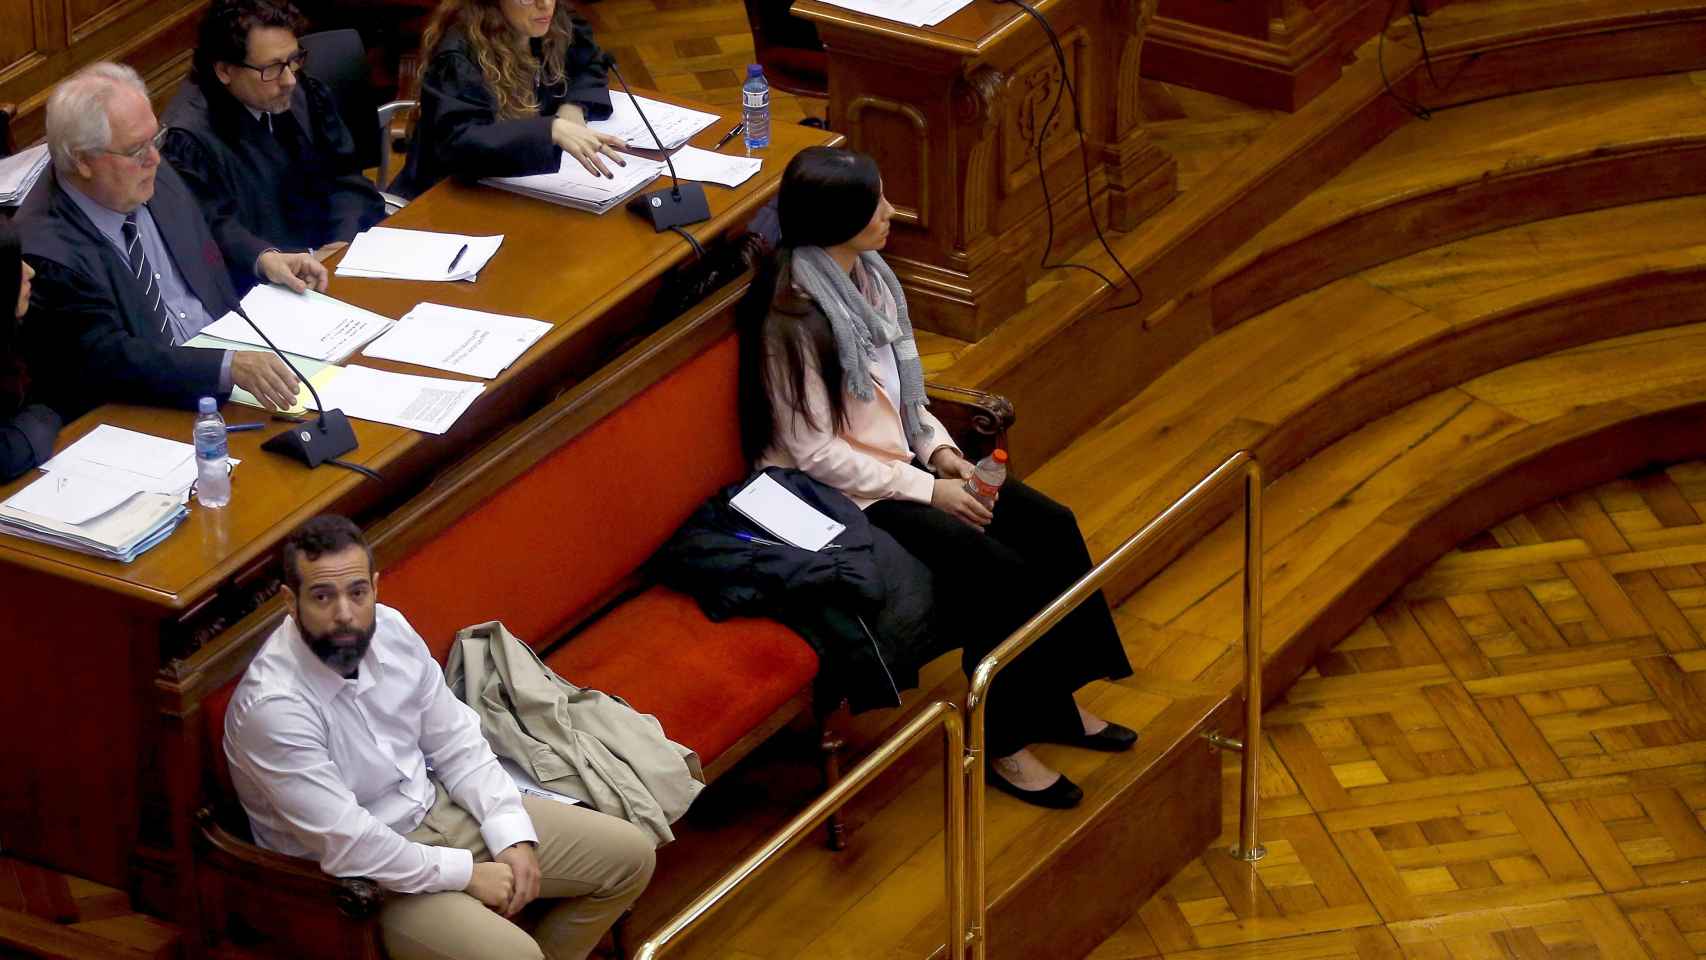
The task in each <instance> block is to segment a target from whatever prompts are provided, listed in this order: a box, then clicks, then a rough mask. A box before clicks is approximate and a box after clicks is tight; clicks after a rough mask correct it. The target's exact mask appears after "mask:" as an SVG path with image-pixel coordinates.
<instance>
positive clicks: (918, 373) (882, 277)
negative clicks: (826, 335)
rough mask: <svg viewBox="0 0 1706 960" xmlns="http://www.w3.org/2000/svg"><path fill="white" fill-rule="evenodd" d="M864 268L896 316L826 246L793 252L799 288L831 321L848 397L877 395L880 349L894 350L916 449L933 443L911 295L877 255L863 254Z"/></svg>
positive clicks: (904, 419)
mask: <svg viewBox="0 0 1706 960" xmlns="http://www.w3.org/2000/svg"><path fill="white" fill-rule="evenodd" d="M859 263H860V264H862V265H863V266H864V268H865V270H866V272H867V273H868V274H869V275H870V276H872V277H874V278H876V279H877V281H878V282H880V283H882V284H883V286H884V287H885V288H886V289H887V290H888V294H889V297H890V299H892V300H893V302H894V307H895V310H894V315H893V316H889V315H888V314H887V313H886V312H884V311H882V310H878V309H877V308H876V307H873V306H872V305H871V303H870V301H869V300H866V299H865V295H864V294H862V293H860V292H859V288H858V287H856V286H854V285H853V278H852V277H850V276H848V275H847V271H845V270H843V269H841V265H840V264H838V263H836V262H835V260H834V258H832V257H831V256H830V255H829V254H828V253H827V252H825V251H824V249H823V248H822V247H796V248H794V264H793V273H794V283H795V284H796V285H798V286H799V288H800V289H801V290H803V291H805V293H806V295H807V296H809V297H811V298H812V300H813V301H814V302H816V303H817V305H818V309H820V310H822V311H823V315H824V316H825V317H828V318H829V329H830V331H831V332H832V333H833V334H834V335H835V349H836V352H837V353H839V354H840V356H841V370H842V374H843V377H844V378H845V380H846V387H847V392H848V393H851V394H852V395H853V396H855V397H857V398H858V399H860V400H869V399H871V398H872V397H874V396H876V389H875V387H874V386H873V384H872V383H871V364H873V363H875V362H876V360H877V348H878V347H880V346H883V345H884V344H888V345H890V346H892V347H894V359H895V366H896V367H897V368H899V370H900V420H901V424H902V426H904V427H905V428H906V439H907V440H908V441H909V442H912V443H914V444H917V443H918V442H919V441H923V440H928V439H929V438H930V434H931V433H932V432H933V430H932V428H931V427H930V425H929V424H927V423H925V422H924V408H925V406H927V405H928V403H929V401H928V400H927V399H926V397H925V395H924V364H923V363H921V362H920V361H919V359H918V344H917V342H915V341H914V340H913V339H912V320H911V319H910V318H909V317H908V316H907V313H906V295H905V294H904V293H902V292H901V289H900V280H899V279H897V278H896V277H895V275H894V271H893V270H890V269H889V265H888V264H887V263H884V262H883V258H882V257H881V256H879V255H878V254H877V253H876V252H875V251H867V252H865V253H861V254H860V255H859Z"/></svg>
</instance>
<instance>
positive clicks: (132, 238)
mask: <svg viewBox="0 0 1706 960" xmlns="http://www.w3.org/2000/svg"><path fill="white" fill-rule="evenodd" d="M123 235H124V256H125V259H126V260H128V261H129V262H130V275H131V276H133V277H135V278H136V282H137V283H140V284H142V299H143V300H145V301H147V302H148V303H149V304H151V306H150V307H149V308H148V309H149V310H150V314H149V315H150V316H151V317H153V318H154V319H155V320H158V321H159V322H160V331H161V332H162V333H165V334H166V336H167V338H168V339H171V338H172V333H171V332H170V331H168V330H167V329H166V328H167V325H168V324H169V322H170V320H171V316H170V314H168V313H167V312H166V304H165V302H164V301H163V300H162V299H161V297H160V281H159V279H158V275H157V274H155V272H154V268H153V267H152V266H151V265H149V263H148V257H147V256H146V255H144V254H143V252H142V233H141V231H139V230H138V229H137V226H136V211H134V210H133V211H131V212H130V213H129V214H128V215H126V216H125V218H124V230H123Z"/></svg>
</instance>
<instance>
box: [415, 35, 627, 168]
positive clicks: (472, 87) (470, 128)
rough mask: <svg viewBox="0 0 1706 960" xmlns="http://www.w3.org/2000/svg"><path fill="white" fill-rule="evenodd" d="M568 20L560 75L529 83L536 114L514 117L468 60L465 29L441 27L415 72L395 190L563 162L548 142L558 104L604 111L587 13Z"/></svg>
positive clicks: (597, 116) (603, 85)
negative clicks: (409, 133) (414, 112)
mask: <svg viewBox="0 0 1706 960" xmlns="http://www.w3.org/2000/svg"><path fill="white" fill-rule="evenodd" d="M574 24H575V28H574V38H573V42H572V43H571V44H570V45H569V49H568V52H567V54H566V55H565V56H564V63H563V76H564V80H563V82H561V83H557V84H548V83H545V82H544V80H543V79H541V80H540V81H539V83H538V85H537V86H536V87H535V88H534V91H533V93H534V97H535V98H536V99H537V100H538V101H539V115H538V116H536V117H520V118H517V119H513V120H500V119H498V112H497V110H498V101H497V97H496V96H494V95H493V93H492V90H491V88H490V87H488V86H487V85H486V78H485V75H484V74H482V73H481V72H480V65H479V64H477V63H475V62H474V57H473V54H472V53H470V52H469V49H468V39H467V37H466V36H465V35H463V34H462V33H461V32H460V31H457V30H451V31H448V32H446V33H445V35H444V38H443V39H442V40H440V41H439V43H438V46H437V47H436V48H434V49H433V53H432V59H431V60H430V61H428V62H427V68H426V75H425V76H424V77H423V78H422V79H421V107H420V111H421V112H420V119H419V120H418V121H417V122H416V123H415V133H414V139H413V141H412V142H411V143H410V144H409V160H408V163H407V164H405V165H404V167H403V172H402V174H401V175H399V176H398V178H397V182H396V185H395V187H396V190H397V191H398V192H399V193H401V194H403V195H404V196H406V197H414V196H418V195H420V194H421V193H423V192H425V191H426V189H427V188H428V187H431V186H432V185H433V184H435V183H437V182H438V181H440V180H442V179H444V178H445V177H449V176H456V177H462V178H465V179H469V180H477V179H479V178H481V177H525V176H531V175H533V174H536V173H552V172H554V171H556V170H557V168H558V167H559V166H560V165H561V163H562V151H561V150H560V149H559V148H558V147H557V145H556V144H554V143H552V142H551V121H552V120H553V119H555V118H556V114H557V108H558V107H559V106H562V105H563V104H565V103H578V104H580V105H581V108H582V109H583V110H584V111H585V112H586V118H587V119H588V120H602V119H604V118H605V117H608V116H610V86H609V81H608V80H607V79H606V76H605V66H604V51H602V50H600V49H598V44H596V43H594V42H593V39H592V27H590V26H588V25H587V23H586V21H584V20H581V19H580V18H578V17H577V18H575V21H574ZM536 52H537V51H536Z"/></svg>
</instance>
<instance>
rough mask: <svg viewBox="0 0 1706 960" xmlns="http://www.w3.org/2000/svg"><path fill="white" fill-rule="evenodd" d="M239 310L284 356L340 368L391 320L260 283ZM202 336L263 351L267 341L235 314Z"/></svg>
mask: <svg viewBox="0 0 1706 960" xmlns="http://www.w3.org/2000/svg"><path fill="white" fill-rule="evenodd" d="M243 311H244V312H245V313H247V314H248V315H249V319H250V320H253V321H255V325H256V326H258V327H260V328H261V330H262V331H263V332H264V333H266V335H267V336H268V337H271V338H272V342H273V343H274V344H276V345H277V346H278V348H279V349H280V350H283V351H284V352H285V353H289V354H294V355H296V356H300V357H312V358H313V359H315V360H324V361H326V362H328V363H342V362H343V361H344V360H346V359H348V358H349V355H350V354H352V353H354V352H356V351H357V350H359V349H361V346H362V345H363V344H365V343H367V342H368V341H370V340H372V339H373V338H374V337H377V336H379V335H380V334H382V333H384V332H385V331H386V330H387V329H388V328H389V327H390V326H391V321H390V320H388V319H386V318H385V317H382V316H380V315H379V314H377V313H373V312H372V311H369V310H363V309H361V308H360V307H356V306H351V305H350V304H347V303H344V302H343V301H342V300H334V299H332V298H331V297H328V296H326V295H325V294H323V293H316V292H314V291H313V290H309V291H307V292H305V293H292V292H290V290H288V289H286V288H285V287H281V286H277V285H276V284H271V283H264V284H261V285H260V286H258V287H255V288H254V289H252V290H250V291H249V293H248V295H247V296H245V297H244V298H243ZM202 333H203V334H205V335H207V336H210V337H218V338H219V339H221V340H230V341H235V342H237V343H246V344H251V345H253V346H257V347H261V348H263V349H264V348H265V347H266V341H265V340H263V339H262V338H261V336H260V335H259V334H257V333H256V332H255V328H254V327H251V326H249V324H248V323H246V322H244V320H243V318H242V317H239V316H237V314H235V313H227V314H226V315H225V316H223V317H220V318H219V319H218V320H215V321H213V322H212V323H210V324H208V325H207V326H206V327H203V328H202ZM303 373H304V374H305V375H308V376H312V374H308V372H307V371H303Z"/></svg>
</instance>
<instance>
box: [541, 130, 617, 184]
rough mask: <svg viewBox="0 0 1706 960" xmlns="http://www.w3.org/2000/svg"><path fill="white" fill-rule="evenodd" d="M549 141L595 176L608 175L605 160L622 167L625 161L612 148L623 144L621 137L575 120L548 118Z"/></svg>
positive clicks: (608, 170) (608, 171) (608, 168)
mask: <svg viewBox="0 0 1706 960" xmlns="http://www.w3.org/2000/svg"><path fill="white" fill-rule="evenodd" d="M551 142H552V143H554V144H556V145H557V146H559V147H562V148H563V152H564V153H566V154H568V155H569V156H571V157H574V158H575V159H576V160H578V161H580V165H581V166H583V167H585V168H586V172H588V173H590V174H592V175H593V176H595V177H608V176H610V167H609V166H608V164H607V163H606V161H607V160H608V161H610V162H612V163H615V164H616V165H617V166H621V167H625V166H627V165H628V161H626V160H623V159H622V158H621V157H619V156H617V155H616V148H618V147H625V146H627V144H625V143H623V142H622V138H621V137H614V136H611V135H610V134H608V133H595V132H593V130H592V128H590V127H588V126H587V125H586V124H584V123H582V122H580V121H579V120H571V119H569V118H568V117H563V116H559V117H557V118H556V119H555V120H552V121H551Z"/></svg>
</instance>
